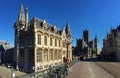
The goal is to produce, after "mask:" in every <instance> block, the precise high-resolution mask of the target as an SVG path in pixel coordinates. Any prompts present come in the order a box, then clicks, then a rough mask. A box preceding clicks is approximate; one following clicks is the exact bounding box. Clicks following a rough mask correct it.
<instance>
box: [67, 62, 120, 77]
mask: <svg viewBox="0 0 120 78" xmlns="http://www.w3.org/2000/svg"><path fill="white" fill-rule="evenodd" d="M67 78H120V63H116V62H112V63H111V62H83V61H82V62H81V61H80V62H78V63H76V64H75V65H74V66H73V67H72V70H71V72H70V73H69V74H68V75H67Z"/></svg>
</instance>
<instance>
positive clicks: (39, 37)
mask: <svg viewBox="0 0 120 78" xmlns="http://www.w3.org/2000/svg"><path fill="white" fill-rule="evenodd" d="M38 45H41V35H40V34H38Z"/></svg>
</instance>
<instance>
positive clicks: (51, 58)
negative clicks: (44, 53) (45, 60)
mask: <svg viewBox="0 0 120 78" xmlns="http://www.w3.org/2000/svg"><path fill="white" fill-rule="evenodd" d="M49 59H50V60H53V50H50V54H49Z"/></svg>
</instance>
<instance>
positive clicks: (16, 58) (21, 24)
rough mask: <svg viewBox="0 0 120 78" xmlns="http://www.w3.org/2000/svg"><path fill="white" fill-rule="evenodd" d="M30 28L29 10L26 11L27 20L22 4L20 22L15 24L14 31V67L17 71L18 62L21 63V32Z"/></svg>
mask: <svg viewBox="0 0 120 78" xmlns="http://www.w3.org/2000/svg"><path fill="white" fill-rule="evenodd" d="M26 27H28V9H27V10H26V18H25V14H24V7H23V4H21V7H20V13H19V16H18V20H17V21H16V22H15V24H14V30H15V43H14V46H15V49H14V66H15V68H16V69H18V63H19V62H18V61H19V51H20V50H19V46H20V39H19V38H20V30H23V29H25V28H26Z"/></svg>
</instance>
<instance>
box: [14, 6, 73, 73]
mask: <svg viewBox="0 0 120 78" xmlns="http://www.w3.org/2000/svg"><path fill="white" fill-rule="evenodd" d="M14 29H15V55H14V63H15V65H16V68H17V69H19V70H21V71H25V72H36V71H40V70H44V69H47V68H48V67H49V66H50V65H51V66H56V65H59V64H62V63H63V58H64V57H67V58H68V59H72V45H71V43H72V35H71V31H70V25H69V22H67V24H66V27H65V28H63V29H62V30H58V29H57V28H56V26H55V25H51V24H49V23H47V22H46V20H41V19H38V18H36V17H33V18H32V19H31V20H30V21H28V8H26V13H25V15H24V8H23V5H21V8H20V14H19V17H18V20H17V21H16V22H15V24H14Z"/></svg>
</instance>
